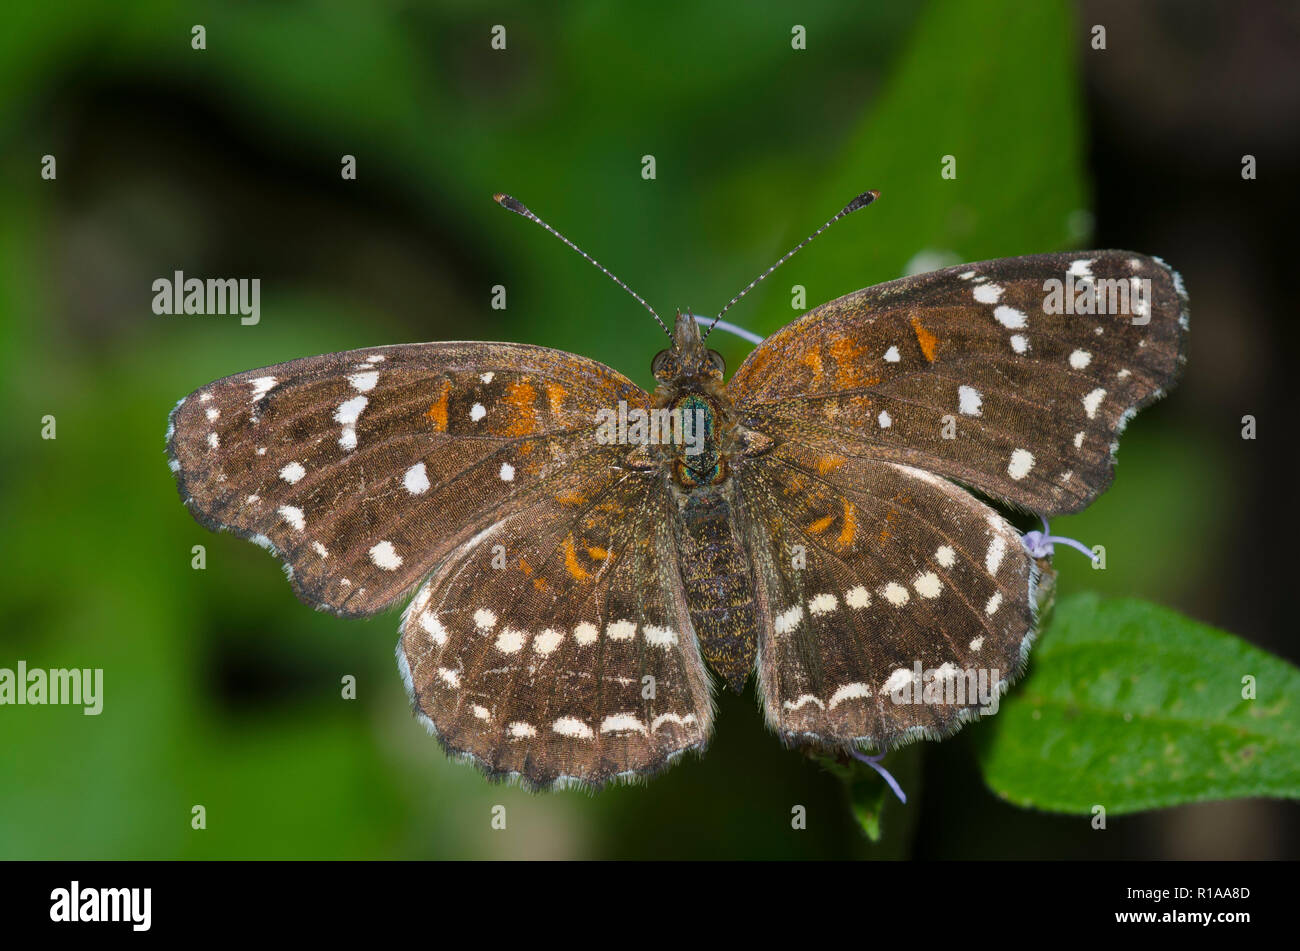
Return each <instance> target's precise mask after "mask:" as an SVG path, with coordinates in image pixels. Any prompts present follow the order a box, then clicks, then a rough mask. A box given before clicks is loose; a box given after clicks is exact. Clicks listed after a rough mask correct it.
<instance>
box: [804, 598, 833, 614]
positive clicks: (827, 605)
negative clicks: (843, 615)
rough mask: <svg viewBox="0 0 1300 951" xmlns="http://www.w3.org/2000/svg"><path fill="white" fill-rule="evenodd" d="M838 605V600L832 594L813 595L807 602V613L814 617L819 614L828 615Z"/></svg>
mask: <svg viewBox="0 0 1300 951" xmlns="http://www.w3.org/2000/svg"><path fill="white" fill-rule="evenodd" d="M838 605H839V600H838V599H837V598H836V597H835V595H833V594H819V595H815V596H814V597H813V598H811V599H810V600H809V601H808V613H809V614H811V615H813V616H816V615H819V614H829V613H830V612H831V611H834V610H835V608H836V607H837V606H838Z"/></svg>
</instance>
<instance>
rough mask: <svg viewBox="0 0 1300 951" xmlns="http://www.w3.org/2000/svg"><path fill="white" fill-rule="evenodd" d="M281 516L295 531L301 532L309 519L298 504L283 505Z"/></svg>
mask: <svg viewBox="0 0 1300 951" xmlns="http://www.w3.org/2000/svg"><path fill="white" fill-rule="evenodd" d="M279 511H280V517H281V518H283V519H284V520H285V521H286V522H288V523H289V524H290V525H292V526H293V528H294V531H298V532H301V531H302V530H303V529H304V528H306V527H307V519H306V518H304V517H303V514H302V509H300V508H298V506H296V505H281V506H280V509H279Z"/></svg>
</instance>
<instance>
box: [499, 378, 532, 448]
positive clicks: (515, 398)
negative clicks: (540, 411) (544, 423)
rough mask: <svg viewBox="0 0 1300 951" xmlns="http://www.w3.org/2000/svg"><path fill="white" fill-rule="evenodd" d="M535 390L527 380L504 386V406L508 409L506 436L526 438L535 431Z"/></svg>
mask: <svg viewBox="0 0 1300 951" xmlns="http://www.w3.org/2000/svg"><path fill="white" fill-rule="evenodd" d="M536 402H537V390H536V388H534V386H533V385H532V384H531V383H529V382H528V381H527V380H516V381H515V382H513V383H511V384H509V385H508V386H506V395H505V404H506V406H508V407H510V412H509V413H508V422H507V425H506V429H505V433H504V435H506V436H527V435H528V434H529V433H532V432H536V431H537V408H536V406H535V405H534V404H535V403H536Z"/></svg>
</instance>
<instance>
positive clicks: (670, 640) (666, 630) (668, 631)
mask: <svg viewBox="0 0 1300 951" xmlns="http://www.w3.org/2000/svg"><path fill="white" fill-rule="evenodd" d="M641 635H642V636H643V637H644V638H645V642H646V643H647V644H650V645H652V646H654V647H672V646H673V645H675V644H676V643H677V632H676V631H674V630H673V629H672V628H670V627H659V626H658V625H655V624H647V625H645V627H643V628H641Z"/></svg>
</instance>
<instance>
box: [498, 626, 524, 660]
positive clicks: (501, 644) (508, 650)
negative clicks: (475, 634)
mask: <svg viewBox="0 0 1300 951" xmlns="http://www.w3.org/2000/svg"><path fill="white" fill-rule="evenodd" d="M527 640H528V635H526V634H525V633H524V632H523V631H516V630H514V629H513V628H509V627H503V628H502V629H501V633H500V634H498V635H497V643H496V648H497V650H499V651H500V652H501V653H503V654H517V653H519V652H520V651H521V650H523V649H524V643H525V642H526V641H527Z"/></svg>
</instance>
